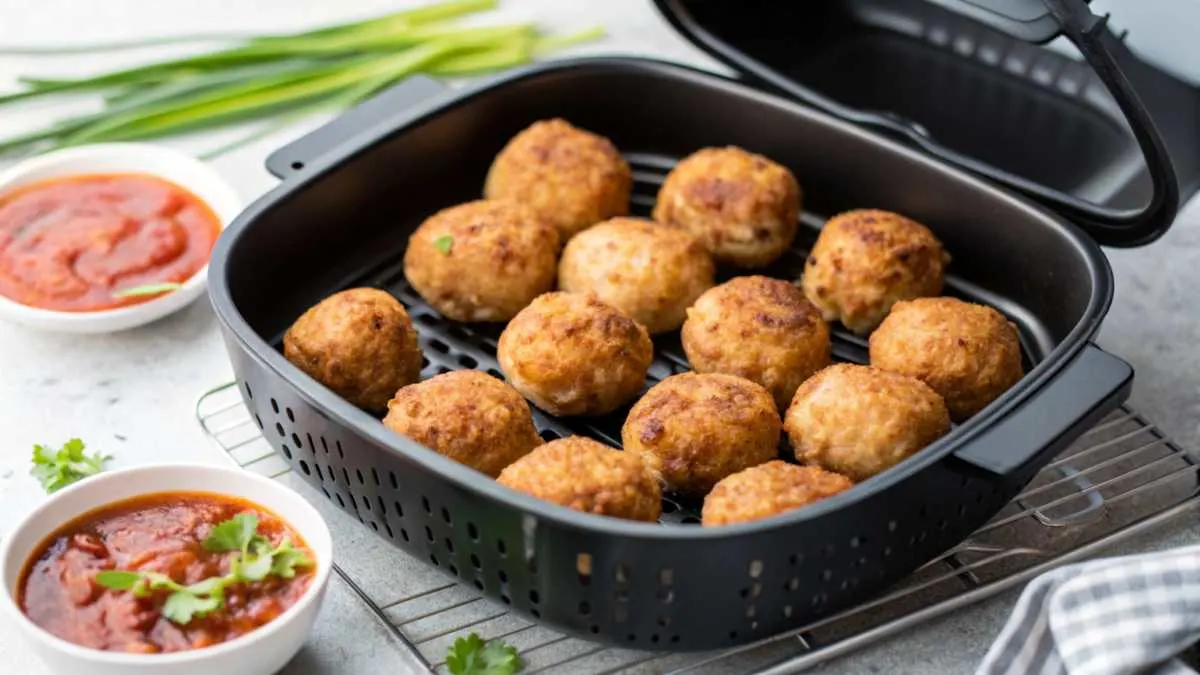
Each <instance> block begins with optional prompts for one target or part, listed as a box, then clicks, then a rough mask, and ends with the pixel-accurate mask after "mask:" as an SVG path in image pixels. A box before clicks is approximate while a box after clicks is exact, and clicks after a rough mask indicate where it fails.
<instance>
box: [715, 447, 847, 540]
mask: <svg viewBox="0 0 1200 675" xmlns="http://www.w3.org/2000/svg"><path fill="white" fill-rule="evenodd" d="M853 485H854V483H853V482H852V481H851V480H850V479H849V478H846V477H845V476H843V475H841V474H839V473H834V472H832V471H826V470H824V469H820V468H817V467H815V466H796V465H795V464H788V463H787V462H781V461H779V460H777V459H776V460H773V461H770V462H767V463H766V464H760V465H758V466H755V467H751V468H749V469H746V470H745V471H740V472H738V473H735V474H733V475H732V476H729V477H727V478H725V479H723V480H722V481H721V482H719V483H717V484H716V485H715V486H714V487H713V489H712V492H710V493H708V496H707V497H705V498H704V508H703V509H702V510H701V512H700V522H701V524H703V525H705V526H712V525H732V524H733V523H747V522H750V521H752V520H762V519H763V518H770V517H771V516H777V515H779V514H781V513H786V512H788V511H794V510H795V509H798V508H801V507H804V506H808V505H809V504H812V503H814V502H818V501H820V500H822V499H825V498H826V497H832V496H833V495H836V494H837V493H839V492H842V491H844V490H848V489H849V488H851V487H852V486H853Z"/></svg>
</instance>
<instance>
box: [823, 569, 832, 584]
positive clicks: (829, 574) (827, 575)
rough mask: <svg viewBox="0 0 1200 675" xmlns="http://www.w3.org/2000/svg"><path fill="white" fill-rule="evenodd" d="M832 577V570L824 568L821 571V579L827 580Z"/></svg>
mask: <svg viewBox="0 0 1200 675" xmlns="http://www.w3.org/2000/svg"><path fill="white" fill-rule="evenodd" d="M832 578H833V570H825V571H823V572H821V581H829V580H830V579H832Z"/></svg>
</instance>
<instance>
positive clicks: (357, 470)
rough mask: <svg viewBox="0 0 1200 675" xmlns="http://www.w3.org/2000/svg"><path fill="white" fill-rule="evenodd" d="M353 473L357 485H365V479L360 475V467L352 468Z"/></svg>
mask: <svg viewBox="0 0 1200 675" xmlns="http://www.w3.org/2000/svg"><path fill="white" fill-rule="evenodd" d="M354 475H355V476H357V477H358V484H359V485H366V484H367V481H366V480H364V479H363V475H362V469H355V470H354Z"/></svg>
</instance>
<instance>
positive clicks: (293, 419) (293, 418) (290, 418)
mask: <svg viewBox="0 0 1200 675" xmlns="http://www.w3.org/2000/svg"><path fill="white" fill-rule="evenodd" d="M284 411H286V412H287V416H288V421H289V422H291V423H293V424H295V422H296V415H295V413H293V412H292V409H291V408H284ZM296 445H300V441H296Z"/></svg>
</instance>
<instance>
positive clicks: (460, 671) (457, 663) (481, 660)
mask: <svg viewBox="0 0 1200 675" xmlns="http://www.w3.org/2000/svg"><path fill="white" fill-rule="evenodd" d="M446 667H447V668H449V669H450V673H451V675H512V674H513V673H515V672H517V671H519V670H521V669H522V668H524V667H525V664H524V663H522V662H521V657H520V656H518V655H517V648H516V647H513V646H512V645H507V644H504V643H503V642H499V641H493V642H484V641H483V638H481V637H479V636H478V635H476V634H475V633H471V634H470V635H468V636H467V637H460V638H458V639H457V640H455V641H454V644H453V645H452V646H451V647H450V653H449V654H447V655H446Z"/></svg>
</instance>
